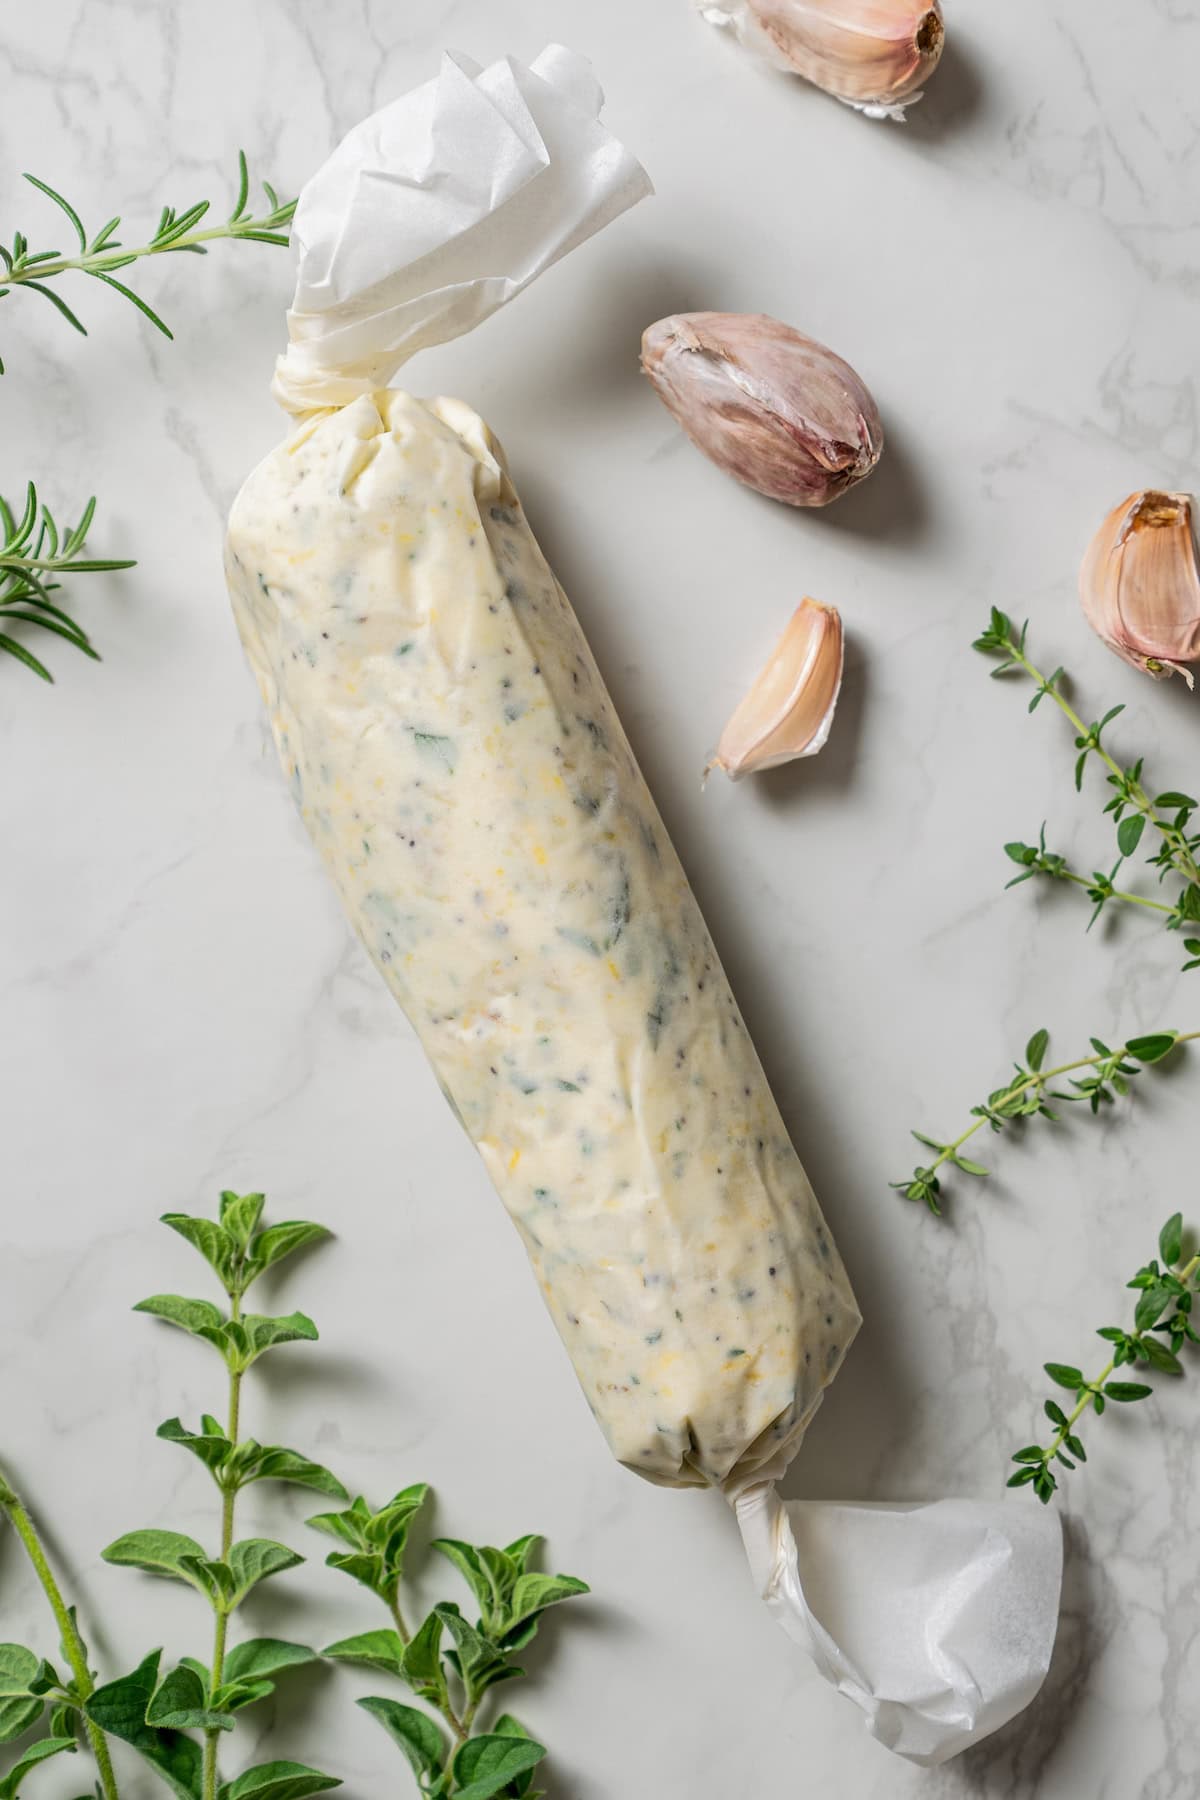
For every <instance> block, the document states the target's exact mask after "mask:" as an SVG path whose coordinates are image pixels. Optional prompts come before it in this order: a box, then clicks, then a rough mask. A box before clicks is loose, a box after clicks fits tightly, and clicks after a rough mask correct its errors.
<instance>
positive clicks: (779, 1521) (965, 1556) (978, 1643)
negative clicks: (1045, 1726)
mask: <svg viewBox="0 0 1200 1800" xmlns="http://www.w3.org/2000/svg"><path fill="white" fill-rule="evenodd" d="M1025 1498H1026V1497H1025V1496H1019V1495H1012V1496H1009V1497H1008V1498H1006V1499H1004V1500H998V1501H995V1502H994V1503H993V1502H988V1501H984V1500H934V1501H930V1502H928V1503H926V1504H924V1505H907V1506H894V1507H889V1506H859V1505H854V1504H852V1503H850V1502H836V1501H825V1502H813V1501H797V1500H793V1501H788V1502H784V1501H783V1500H781V1499H780V1498H779V1495H778V1493H777V1492H776V1490H775V1487H774V1485H773V1484H771V1483H766V1482H764V1483H760V1484H758V1485H757V1486H755V1487H752V1488H748V1489H746V1491H745V1492H744V1493H742V1494H741V1495H740V1496H739V1497H738V1498H737V1500H736V1501H735V1503H734V1504H735V1510H736V1512H737V1519H738V1524H739V1526H740V1527H741V1532H742V1539H743V1542H744V1543H745V1546H746V1554H747V1555H748V1556H749V1558H750V1568H751V1572H752V1573H753V1576H754V1581H755V1584H756V1586H757V1587H758V1590H759V1592H760V1593H761V1595H762V1597H763V1599H764V1600H765V1601H766V1603H767V1607H768V1609H769V1610H770V1611H771V1612H772V1613H773V1614H774V1616H775V1618H776V1619H777V1621H778V1622H779V1624H780V1625H781V1626H782V1627H783V1629H784V1631H786V1632H787V1634H788V1636H789V1637H790V1638H791V1639H793V1641H794V1642H795V1643H797V1644H799V1645H800V1647H801V1648H802V1649H803V1650H806V1651H807V1652H808V1654H809V1655H810V1656H811V1657H812V1659H813V1662H814V1663H815V1664H816V1666H817V1669H818V1670H819V1671H820V1673H821V1674H822V1675H823V1676H824V1677H825V1679H826V1681H828V1682H831V1683H832V1684H833V1686H834V1687H836V1688H837V1690H838V1692H839V1693H841V1694H845V1695H846V1697H847V1699H849V1700H853V1701H854V1704H855V1705H856V1706H859V1707H861V1708H862V1710H863V1712H864V1713H865V1714H866V1719H867V1729H868V1731H869V1732H870V1733H871V1735H872V1737H875V1738H878V1740H879V1742H880V1743H881V1744H884V1745H886V1747H887V1748H888V1749H889V1750H894V1751H895V1752H896V1754H897V1755H898V1756H903V1757H906V1758H907V1759H908V1761H909V1762H914V1763H920V1764H922V1765H924V1766H926V1767H931V1766H933V1765H934V1764H936V1763H942V1762H946V1761H948V1760H949V1758H950V1757H952V1756H956V1755H957V1754H958V1752H959V1751H960V1750H965V1749H966V1748H967V1746H968V1744H972V1743H976V1742H978V1740H979V1739H980V1738H984V1737H986V1736H987V1735H988V1733H989V1732H992V1731H995V1730H996V1729H997V1727H998V1726H1000V1725H1003V1724H1005V1723H1006V1722H1007V1721H1008V1720H1009V1719H1011V1718H1012V1717H1013V1716H1014V1715H1015V1714H1016V1713H1018V1712H1020V1711H1021V1709H1022V1707H1024V1706H1027V1705H1028V1704H1029V1702H1030V1701H1031V1700H1032V1699H1033V1697H1034V1695H1035V1694H1036V1693H1037V1691H1038V1689H1039V1688H1040V1687H1041V1685H1042V1682H1043V1681H1044V1679H1045V1676H1046V1671H1047V1669H1048V1668H1049V1666H1050V1657H1051V1655H1052V1653H1053V1650H1054V1638H1055V1632H1056V1630H1057V1626H1058V1607H1059V1593H1060V1589H1061V1586H1062V1531H1061V1528H1060V1525H1059V1522H1058V1519H1057V1517H1056V1516H1055V1515H1053V1514H1050V1513H1047V1512H1046V1511H1045V1510H1044V1509H1042V1508H1038V1509H1036V1510H1035V1509H1034V1508H1032V1507H1030V1506H1029V1505H1027V1504H1023V1501H1024V1500H1025Z"/></svg>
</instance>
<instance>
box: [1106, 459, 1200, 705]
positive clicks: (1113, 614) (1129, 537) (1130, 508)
mask: <svg viewBox="0 0 1200 1800" xmlns="http://www.w3.org/2000/svg"><path fill="white" fill-rule="evenodd" d="M1079 594H1080V599H1081V600H1082V602H1083V610H1084V614H1085V616H1086V618H1087V621H1088V623H1089V625H1091V626H1092V628H1093V630H1095V631H1096V632H1097V633H1098V634H1099V636H1100V637H1102V638H1103V640H1104V642H1105V643H1106V644H1107V645H1108V647H1109V649H1110V650H1115V651H1116V653H1117V655H1118V656H1120V657H1123V658H1124V660H1125V661H1126V662H1127V663H1131V664H1132V665H1133V667H1134V668H1135V669H1141V670H1143V671H1144V672H1145V673H1146V674H1148V675H1152V676H1153V677H1154V678H1155V680H1156V681H1162V680H1164V679H1165V678H1166V677H1167V676H1169V675H1182V676H1183V678H1184V680H1185V681H1186V682H1187V684H1188V686H1189V687H1194V686H1195V681H1194V678H1193V676H1192V673H1191V670H1190V669H1188V668H1187V667H1186V666H1185V665H1186V664H1187V663H1193V662H1200V564H1198V561H1197V549H1196V539H1195V534H1194V532H1193V530H1192V502H1191V496H1190V495H1188V494H1164V493H1160V492H1158V491H1157V490H1156V489H1148V490H1147V491H1145V492H1144V493H1139V494H1131V495H1130V496H1129V498H1128V499H1127V500H1122V502H1121V504H1120V506H1118V507H1115V508H1114V510H1113V511H1112V512H1111V513H1109V515H1108V517H1107V519H1105V521H1104V523H1103V525H1101V527H1100V529H1099V531H1098V532H1097V533H1096V535H1095V537H1094V538H1093V539H1092V541H1091V543H1090V544H1089V546H1088V549H1087V554H1086V555H1085V557H1084V559H1083V568H1082V569H1081V570H1080V575H1079Z"/></svg>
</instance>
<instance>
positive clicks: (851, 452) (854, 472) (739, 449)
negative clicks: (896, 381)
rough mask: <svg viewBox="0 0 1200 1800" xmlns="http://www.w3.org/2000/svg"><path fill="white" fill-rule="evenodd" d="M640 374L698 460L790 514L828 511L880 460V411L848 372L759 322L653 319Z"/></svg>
mask: <svg viewBox="0 0 1200 1800" xmlns="http://www.w3.org/2000/svg"><path fill="white" fill-rule="evenodd" d="M642 368H643V370H644V371H645V373H646V375H647V376H648V378H649V380H650V382H651V385H652V386H653V388H654V390H655V392H656V393H657V395H658V397H659V399H660V400H661V401H662V402H663V404H664V406H666V408H667V410H668V411H669V412H671V413H673V414H674V416H675V418H676V419H677V420H678V421H679V424H680V425H681V426H682V427H683V429H684V431H685V432H686V433H687V435H688V436H689V437H690V438H691V440H692V442H693V444H695V446H696V448H697V449H698V450H703V451H704V454H705V455H706V456H708V457H711V459H712V461H713V462H715V463H716V464H717V466H718V468H721V469H724V470H725V472H726V473H727V474H729V475H732V476H733V477H734V478H735V480H737V481H743V482H745V483H746V485H747V486H748V487H752V488H756V489H757V490H758V492H759V493H760V494H766V495H768V497H769V498H770V499H772V500H783V501H786V502H787V504H788V505H789V506H826V505H828V503H829V501H830V500H836V499H837V497H838V495H839V494H844V493H845V492H846V490H847V489H848V488H852V487H853V486H854V485H855V483H856V482H859V481H861V480H862V479H863V477H864V476H865V475H869V474H870V473H871V470H872V469H873V468H874V467H875V464H876V463H877V462H878V461H879V458H880V455H881V453H882V451H883V426H882V424H881V423H880V418H879V411H878V409H877V407H876V405H875V402H874V400H873V399H872V398H871V395H870V393H869V392H868V390H867V388H866V386H865V385H864V383H863V382H862V381H861V380H860V379H859V377H858V376H857V375H856V374H855V372H854V370H853V369H852V368H851V367H850V365H849V363H847V362H843V361H842V359H841V357H840V356H835V355H834V353H833V351H832V350H827V349H826V348H825V346H824V345H823V344H818V343H816V342H815V341H814V339H812V338H808V337H804V336H803V334H802V333H801V332H799V331H793V329H792V328H791V326H790V325H783V324H781V323H780V321H779V320H778V319H770V318H767V317H766V315H765V314H763V313H706V312H701V313H675V314H674V315H673V316H672V317H671V318H669V319H660V320H659V321H658V323H657V324H655V325H651V326H650V327H649V329H648V330H647V331H646V333H645V335H644V337H643V338H642Z"/></svg>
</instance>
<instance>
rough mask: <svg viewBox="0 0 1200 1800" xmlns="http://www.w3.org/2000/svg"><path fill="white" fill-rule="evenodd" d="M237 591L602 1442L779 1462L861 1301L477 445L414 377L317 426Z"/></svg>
mask: <svg viewBox="0 0 1200 1800" xmlns="http://www.w3.org/2000/svg"><path fill="white" fill-rule="evenodd" d="M227 573H228V580H229V587H230V592H231V595H232V598H233V604H234V610H235V613H236V616H237V622H238V627H239V630H240V632H241V635H242V640H243V643H244V645H245V648H246V653H247V655H248V657H249V660H250V663H251V666H252V668H253V670H254V673H255V676H256V677H257V680H258V683H259V687H260V689H261V691H262V695H263V698H264V701H265V703H266V706H267V709H268V712H269V714H270V718H271V724H272V728H273V730H274V734H275V740H276V743H277V745H278V748H279V755H280V758H281V760H282V763H283V766H284V769H285V771H286V774H287V777H288V780H289V781H290V783H291V787H292V791H293V794H294V796H295V799H296V802H297V805H298V806H299V808H300V811H301V813H302V815H303V818H304V821H305V824H306V825H307V827H308V829H309V831H310V833H311V834H312V838H313V841H314V843H315V844H316V846H317V849H318V851H319V852H320V855H321V857H322V860H323V861H324V863H325V865H326V867H327V868H328V870H329V872H330V874H331V875H332V876H333V879H334V881H335V882H336V883H337V886H338V889H339V891H340V893H341V896H342V899H343V902H344V904H345V907H346V910H347V912H348V913H349V915H350V918H351V920H352V921H353V923H354V926H355V928H356V930H357V931H358V933H359V935H360V937H361V938H362V940H363V942H364V944H365V945H366V947H367V949H368V951H369V952H370V955H371V957H372V959H373V960H374V962H375V964H376V966H377V968H378V969H379V971H380V973H381V974H382V976H383V978H384V980H385V981H386V982H387V984H388V986H389V987H390V988H391V990H392V993H393V994H394V995H395V997H396V999H397V1000H398V1001H399V1002H400V1004H401V1006H402V1007H403V1008H404V1011H405V1013H406V1014H407V1016H408V1018H409V1021H410V1022H411V1024H412V1026H413V1028H414V1030H415V1031H416V1032H417V1034H418V1035H419V1037H420V1039H421V1042H422V1044H423V1046H424V1048H425V1050H426V1052H427V1054H428V1056H429V1059H430V1061H431V1063H432V1064H433V1067H434V1069H435V1071H436V1073H437V1076H438V1079H439V1081H440V1082H441V1085H442V1087H443V1089H444V1090H445V1092H446V1095H447V1097H448V1099H449V1101H450V1103H451V1106H452V1107H453V1108H454V1111H455V1112H456V1114H457V1116H458V1118H459V1119H460V1121H461V1122H462V1124H463V1126H464V1128H465V1129H466V1131H467V1132H468V1133H469V1134H470V1136H471V1138H472V1139H473V1140H474V1142H475V1144H476V1145H477V1147H478V1149H479V1153H480V1155H481V1156H482V1157H483V1159H484V1162H485V1163H486V1165H487V1169H488V1172H489V1174H490V1176H491V1178H492V1180H493V1182H494V1183H495V1185H496V1188H497V1190H498V1191H499V1193H500V1196H501V1198H502V1199H503V1201H504V1204H505V1206H506V1207H507V1208H508V1211H509V1213H510V1214H511V1216H512V1218H513V1220H514V1222H515V1224H516V1225H517V1228H518V1230H519V1231H520V1233H521V1236H522V1238H523V1239H524V1242H525V1245H526V1248H527V1250H528V1252H529V1257H530V1261H531V1262H532V1264H533V1268H534V1272H535V1274H536V1276H537V1280H538V1284H539V1286H540V1287H541V1290H542V1293H543V1295H544V1297H545V1300H546V1303H547V1305H548V1306H549V1308H550V1311H551V1314H552V1315H553V1318H554V1322H555V1324H556V1326H557V1327H558V1330H559V1333H560V1335H561V1336H562V1339H563V1342H564V1343H565V1344H566V1346H567V1350H568V1353H569V1355H570V1357H571V1360H572V1362H573V1364H574V1366H575V1369H576V1371H577V1373H578V1376H579V1380H580V1382H581V1384H582V1386H583V1390H584V1393H585V1394H586V1396H587V1398H588V1401H589V1403H590V1405H591V1407H592V1409H593V1411H594V1413H595V1415H596V1417H597V1419H598V1420H599V1422H600V1424H601V1426H602V1427H603V1429H604V1432H605V1434H606V1436H607V1438H608V1441H609V1443H610V1444H611V1446H612V1449H613V1452H614V1454H615V1455H616V1456H617V1457H619V1458H620V1460H621V1461H622V1462H623V1463H626V1464H627V1465H628V1466H629V1467H630V1468H633V1469H636V1470H637V1471H639V1473H641V1474H643V1475H646V1476H648V1477H650V1478H651V1479H652V1480H655V1481H659V1482H664V1483H668V1484H671V1485H696V1484H704V1483H729V1484H730V1485H731V1486H736V1485H740V1484H741V1483H743V1482H744V1481H746V1480H747V1479H749V1478H751V1477H752V1476H753V1475H754V1474H755V1472H756V1471H758V1470H760V1469H766V1468H768V1467H775V1468H778V1467H779V1466H780V1465H781V1464H782V1463H783V1462H785V1461H786V1460H787V1457H788V1455H789V1454H790V1453H791V1451H793V1450H794V1449H795V1447H796V1445H797V1444H798V1442H799V1439H800V1436H801V1435H802V1433H803V1431H804V1428H805V1425H806V1423H807V1421H808V1419H809V1418H810V1416H811V1414H812V1412H813V1410H814V1408H815V1407H816V1406H817V1404H818V1402H819V1400H820V1397H821V1394H822V1392H823V1390H824V1388H825V1386H826V1385H827V1383H828V1382H829V1381H830V1379H831V1378H832V1376H833V1374H834V1372H835V1371H836V1369H837V1367H838V1365H839V1363H840V1362H841V1359H842V1357H843V1355H844V1354H845V1351H846V1347H847V1345H848V1344H849V1342H850V1340H851V1339H852V1337H853V1336H854V1333H855V1331H856V1330H857V1327H858V1324H859V1316H858V1312H857V1309H856V1307H855V1303H854V1298H853V1295H852V1293H851V1291H850V1287H849V1283H848V1281H847V1278H846V1274H845V1271H844V1269H843V1267H842V1264H841V1261H840V1259H839V1257H838V1254H837V1251H836V1249H835V1247H834V1245H833V1243H832V1242H831V1240H830V1237H829V1233H828V1230H827V1228H826V1226H825V1223H824V1220H823V1219H822V1217H821V1213H820V1211H819V1209H818V1207H817V1204H816V1201H815V1199H814V1198H813V1193H812V1189H811V1188H810V1186H809V1184H808V1180H807V1178H806V1177H805V1174H804V1171H803V1169H802V1168H801V1166H800V1162H799V1160H798V1158H797V1156H796V1152H795V1150H794V1149H793V1148H792V1145H791V1143H790V1142H789V1140H788V1136H787V1133H786V1131H785V1129H784V1126H783V1122H782V1120H781V1119H780V1116H779V1112H778V1109H777V1108H776V1105H775V1103H774V1101H773V1099H772V1097H771V1094H770V1091H769V1089H768V1087H767V1083H766V1080H765V1077H764V1075H763V1072H762V1069H761V1067H760V1065H759V1061H758V1058H757V1056H756V1054H755V1052H754V1048H753V1045H752V1044H751V1042H750V1040H749V1037H748V1036H747V1033H746V1028H745V1026H744V1024H743V1023H742V1019H741V1017H740V1015H739V1013H738V1009H737V1005H736V1003H735V1001H734V998H733V995H732V993H731V992H730V988H729V984H728V982H727V980H726V978H725V975H724V973H723V971H722V969H721V965H720V962H719V961H718V958H717V954H716V951H715V949H714V947H713V944H712V940H711V938H710V937H709V934H708V931H707V929H706V927H705V924H704V921H703V919H702V918H701V916H700V910H699V908H698V906H697V904H696V901H695V899H694V898H693V896H692V894H691V892H690V890H689V888H688V885H687V881H686V879H685V877H684V873H683V870H682V868H681V866H680V863H679V859H678V857H677V856H676V855H675V852H674V850H673V849H672V847H671V844H670V842H669V840H668V838H667V834H666V832H665V830H664V828H663V824H662V821H661V819H660V818H659V816H658V813H657V811H656V810H655V806H654V802H653V801H652V799H651V797H650V794H649V791H648V789H647V787H646V783H645V781H644V780H643V778H642V775H641V773H640V771H639V769H638V767H637V764H636V762H635V761H634V758H633V754H632V752H631V750H630V748H629V745H628V743H627V741H626V739H625V735H624V733H623V731H622V730H621V726H620V723H619V722H618V720H617V717H616V714H615V712H614V710H613V705H612V701H611V700H610V698H609V696H608V694H607V692H606V691H605V688H604V684H603V682H602V681H601V679H600V676H599V673H598V671H597V669H596V665H595V663H594V661H593V659H592V656H591V653H590V651H589V649H588V646H587V642H586V640H585V638H584V636H583V633H582V631H581V629H580V626H579V623H578V621H577V619H576V618H575V615H574V613H573V612H572V610H571V607H570V605H569V603H568V601H567V599H566V596H565V595H564V593H563V591H562V589H561V588H560V587H559V585H558V583H557V582H556V580H555V578H554V576H553V574H552V573H551V571H550V569H549V568H548V567H547V564H546V562H545V559H544V558H543V556H542V554H541V551H540V550H539V549H538V546H537V544H536V542H535V540H534V538H533V535H532V533H531V531H530V529H529V526H528V524H527V523H526V520H525V516H524V513H523V512H522V510H521V505H520V501H519V500H518V498H517V495H516V493H515V491H514V489H513V486H512V483H511V481H510V479H509V476H508V474H507V471H506V468H505V465H504V462H503V457H502V453H501V451H500V449H499V447H498V445H497V444H496V442H495V440H494V439H493V437H492V436H491V434H490V432H489V431H488V428H487V426H486V425H485V424H484V423H483V421H482V420H481V419H480V418H479V417H478V416H477V415H476V414H475V413H474V412H473V411H471V409H470V408H469V407H467V406H465V405H463V404H462V403H461V402H459V401H454V400H434V401H422V400H418V399H414V398H413V397H412V396H411V395H409V394H406V393H403V392H401V391H399V390H395V389H387V390H382V391H380V392H377V393H374V394H372V395H369V396H367V395H364V396H362V397H360V398H358V399H355V400H354V401H353V402H352V403H351V404H349V405H347V406H345V407H343V408H340V409H337V410H326V411H323V412H320V413H316V414H312V415H309V416H307V417H306V418H305V419H303V420H302V421H301V423H300V424H299V425H298V426H297V428H296V429H295V430H294V432H293V434H292V436H291V437H290V438H289V439H288V440H287V441H286V442H285V443H283V444H282V445H280V447H279V448H278V449H277V450H275V451H274V452H272V454H271V455H269V456H268V457H267V458H266V460H265V461H264V462H263V463H261V464H260V466H259V467H258V468H257V469H256V470H255V471H254V473H253V474H252V475H251V476H250V478H249V480H248V481H247V482H246V484H245V486H244V487H243V489H242V491H241V494H240V495H239V497H238V499H237V502H236V503H235V505H234V508H233V513H232V515H231V518H230V524H229V536H228V546H227Z"/></svg>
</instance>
